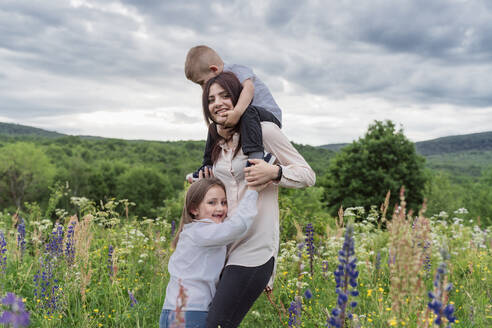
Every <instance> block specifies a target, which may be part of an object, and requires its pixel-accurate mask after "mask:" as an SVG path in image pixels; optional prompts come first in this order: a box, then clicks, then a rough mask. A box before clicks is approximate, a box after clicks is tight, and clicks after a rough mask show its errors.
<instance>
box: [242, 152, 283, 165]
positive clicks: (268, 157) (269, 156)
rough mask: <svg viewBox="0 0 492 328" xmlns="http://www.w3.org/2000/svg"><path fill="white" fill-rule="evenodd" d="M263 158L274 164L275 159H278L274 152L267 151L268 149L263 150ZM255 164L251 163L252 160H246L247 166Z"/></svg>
mask: <svg viewBox="0 0 492 328" xmlns="http://www.w3.org/2000/svg"><path fill="white" fill-rule="evenodd" d="M263 160H264V161H265V162H267V163H268V164H272V165H273V163H275V161H276V160H277V157H275V156H274V155H273V154H271V153H269V152H267V151H264V152H263ZM252 165H253V164H251V163H250V161H246V167H250V166H252Z"/></svg>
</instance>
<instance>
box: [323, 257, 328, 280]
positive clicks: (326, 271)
mask: <svg viewBox="0 0 492 328" xmlns="http://www.w3.org/2000/svg"><path fill="white" fill-rule="evenodd" d="M322 270H323V277H324V278H325V279H326V277H327V276H328V261H323V262H322Z"/></svg>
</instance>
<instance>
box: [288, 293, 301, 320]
mask: <svg viewBox="0 0 492 328" xmlns="http://www.w3.org/2000/svg"><path fill="white" fill-rule="evenodd" d="M301 310H302V303H301V301H300V300H299V298H297V297H296V299H295V300H293V301H292V302H291V303H290V307H289V322H288V324H289V327H300V325H301Z"/></svg>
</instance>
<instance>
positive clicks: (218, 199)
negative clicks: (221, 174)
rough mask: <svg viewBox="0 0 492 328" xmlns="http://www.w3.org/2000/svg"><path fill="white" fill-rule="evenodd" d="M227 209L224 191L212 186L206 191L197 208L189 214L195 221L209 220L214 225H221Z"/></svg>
mask: <svg viewBox="0 0 492 328" xmlns="http://www.w3.org/2000/svg"><path fill="white" fill-rule="evenodd" d="M227 208H228V207H227V198H226V194H225V191H224V189H222V188H221V187H219V186H213V187H211V188H210V189H209V190H208V191H207V193H206V194H205V197H204V198H203V200H202V202H201V203H200V205H199V206H198V208H197V209H195V210H192V211H191V213H192V214H193V215H194V216H195V220H202V219H211V220H213V221H214V222H215V223H221V222H222V221H224V219H225V217H226V215H227Z"/></svg>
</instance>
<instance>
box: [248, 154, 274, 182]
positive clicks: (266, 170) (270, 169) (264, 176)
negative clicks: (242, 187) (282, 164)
mask: <svg viewBox="0 0 492 328" xmlns="http://www.w3.org/2000/svg"><path fill="white" fill-rule="evenodd" d="M248 161H249V162H250V163H251V164H253V165H252V166H250V167H246V168H245V169H244V177H245V179H246V183H247V185H248V187H254V186H259V185H262V184H265V183H267V182H270V181H272V180H274V179H275V178H276V177H277V175H278V170H279V167H278V166H276V165H271V164H268V163H267V162H265V161H264V160H263V159H248Z"/></svg>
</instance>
